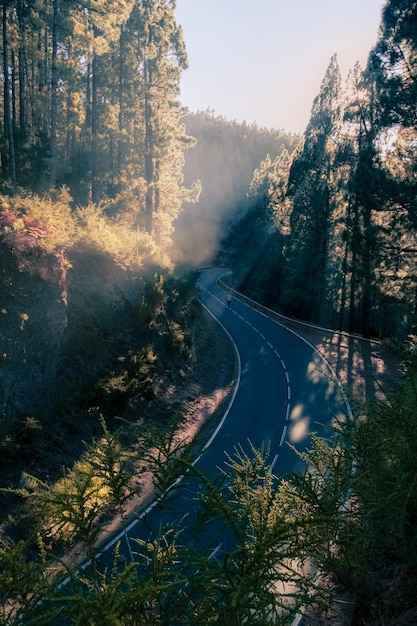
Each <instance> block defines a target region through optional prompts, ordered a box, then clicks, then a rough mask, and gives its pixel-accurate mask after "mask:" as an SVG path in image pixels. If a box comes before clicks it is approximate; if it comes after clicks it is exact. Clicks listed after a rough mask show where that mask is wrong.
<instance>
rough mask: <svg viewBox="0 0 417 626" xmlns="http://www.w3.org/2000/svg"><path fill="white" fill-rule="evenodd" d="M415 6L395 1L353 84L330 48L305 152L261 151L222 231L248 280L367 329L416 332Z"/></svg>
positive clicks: (312, 317) (304, 313)
mask: <svg viewBox="0 0 417 626" xmlns="http://www.w3.org/2000/svg"><path fill="white" fill-rule="evenodd" d="M414 10H415V5H414V3H406V2H391V3H389V4H388V6H387V8H386V10H385V12H384V22H383V26H382V28H381V33H380V37H379V40H378V42H377V44H376V45H375V47H374V49H373V50H372V51H371V53H370V55H369V60H368V64H367V67H366V68H365V69H364V70H363V71H362V70H361V68H360V67H359V66H358V65H357V66H356V67H355V68H353V70H352V71H351V72H350V74H349V76H348V79H347V81H346V84H345V85H342V81H341V77H340V72H339V68H338V63H337V57H336V56H334V57H333V58H332V59H331V62H330V64H329V67H328V69H327V72H326V74H325V76H324V78H323V81H322V84H321V88H320V92H319V93H318V95H317V97H316V98H315V100H314V102H313V105H312V109H311V117H310V121H309V123H308V125H307V128H306V131H305V133H304V137H303V142H302V144H301V145H300V147H299V148H298V149H297V153H296V154H295V155H294V157H293V158H290V157H289V155H288V154H279V155H278V157H277V158H275V159H273V158H270V157H267V158H266V159H265V161H264V162H263V163H262V166H261V167H260V168H259V169H257V171H256V172H255V175H254V178H253V180H252V183H251V188H250V193H249V198H248V201H247V202H246V204H245V205H244V206H242V207H241V210H239V211H237V212H236V216H235V221H234V223H233V225H232V227H231V230H230V232H229V234H228V236H227V237H226V238H225V239H224V246H225V247H226V249H227V250H228V251H230V258H231V260H230V263H231V264H232V265H233V267H234V269H235V270H236V272H237V275H238V284H239V286H240V287H241V288H242V289H244V290H246V291H248V292H250V293H251V294H252V295H253V296H255V298H258V299H259V298H260V299H261V300H262V301H263V302H264V303H266V304H267V305H268V306H271V307H272V308H275V309H278V310H280V311H281V312H283V313H285V314H287V315H290V316H294V317H298V318H300V319H304V320H309V321H313V322H316V323H318V324H321V325H324V326H332V327H333V328H339V329H345V330H349V331H351V332H359V333H361V334H363V335H364V336H365V337H370V336H376V337H392V336H395V337H397V338H400V339H403V338H404V337H405V336H406V335H407V334H409V333H410V332H414V325H415V314H416V311H417V300H416V297H417V291H416V287H417V283H416V280H417V272H416V270H417V267H416V250H417V241H416V229H415V225H416V194H415V191H416V167H415V162H416V154H415V149H416V131H417V125H416V117H415V116H416V109H415V101H416V98H415V96H416V78H415V55H416V40H415V36H416V32H415V30H413V29H414V28H415V25H414V22H413V19H415V14H414ZM254 237H256V240H257V242H258V245H257V246H256V247H253V248H252V260H251V262H249V263H248V257H247V254H246V255H245V256H243V255H242V254H241V251H242V250H245V251H247V250H248V249H249V246H248V242H249V241H253V239H254ZM243 259H244V261H243ZM255 270H256V271H255Z"/></svg>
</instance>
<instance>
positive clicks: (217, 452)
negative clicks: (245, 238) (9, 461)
mask: <svg viewBox="0 0 417 626" xmlns="http://www.w3.org/2000/svg"><path fill="white" fill-rule="evenodd" d="M224 273H225V270H224V269H219V268H212V269H206V270H203V271H202V272H201V274H200V277H199V289H200V300H201V303H202V305H203V306H204V307H205V308H206V310H207V311H208V312H209V313H210V314H211V315H212V316H213V317H214V318H215V319H216V320H217V321H218V322H219V324H221V326H222V327H223V330H224V331H225V332H227V333H228V335H229V337H230V350H234V351H235V352H236V360H237V364H238V367H237V381H236V386H235V389H234V393H233V397H232V399H231V401H230V404H229V406H228V408H227V410H226V411H225V413H224V415H223V416H222V418H221V420H220V422H219V424H218V425H217V428H216V430H215V432H214V433H213V435H212V436H211V438H210V441H209V442H208V443H207V444H206V446H205V448H204V450H203V452H202V454H201V456H200V457H199V458H198V460H197V462H196V464H195V465H196V467H197V469H198V470H199V471H200V472H204V473H205V474H206V475H216V473H218V472H219V470H218V468H219V467H222V466H223V467H225V466H224V462H225V461H226V460H227V457H226V455H230V456H233V455H234V452H235V450H236V447H237V446H241V447H242V448H243V450H244V451H245V452H248V453H250V448H251V445H252V446H254V447H255V448H257V449H260V448H263V449H264V450H265V449H267V450H268V451H269V461H270V463H271V467H272V468H273V471H274V474H275V475H277V476H283V475H285V474H286V473H288V472H293V471H299V470H302V462H301V460H300V459H299V457H298V455H297V454H296V452H295V451H294V448H295V449H297V450H299V451H301V450H303V449H305V447H306V446H308V444H309V441H310V434H311V432H313V431H314V432H317V433H318V434H319V435H321V436H326V434H328V430H327V428H328V426H329V425H331V424H332V422H333V420H334V419H335V418H336V417H341V416H342V414H346V409H347V407H346V404H345V400H344V398H343V396H342V397H341V395H340V391H339V389H338V387H337V385H336V384H335V381H334V376H333V373H332V371H331V368H330V366H329V364H328V363H326V362H325V361H324V360H323V359H322V357H321V356H320V354H319V353H318V352H317V351H316V350H315V348H314V346H312V345H311V344H309V343H308V342H306V341H305V340H304V339H302V338H301V337H300V336H298V335H297V334H295V333H294V332H292V331H290V330H288V329H287V328H285V327H283V326H282V325H280V324H279V323H277V322H275V321H274V320H272V319H271V318H270V317H268V316H267V315H265V314H263V313H262V312H259V311H256V310H254V309H253V308H252V307H250V306H248V305H247V304H245V303H244V302H243V301H241V300H239V299H237V298H232V300H231V302H230V306H229V303H228V298H227V292H226V291H225V290H224V289H222V288H221V287H220V286H219V284H218V279H219V277H220V276H221V275H222V274H224ZM326 431H327V433H326ZM288 444H290V445H288ZM200 487H201V485H200V484H199V482H198V478H197V477H196V476H195V475H194V473H188V474H187V475H186V476H185V477H183V479H182V480H181V481H180V482H179V484H177V485H176V487H175V489H173V490H172V492H171V493H170V495H169V497H168V499H166V500H164V502H163V503H162V504H158V503H155V502H153V503H152V504H151V505H150V506H149V507H148V508H147V509H146V511H143V512H142V514H141V515H140V517H139V519H137V520H135V521H134V522H132V523H131V524H130V526H129V527H128V529H127V531H128V536H129V538H130V539H131V540H133V541H132V546H135V541H134V540H135V539H137V538H140V539H146V540H153V539H155V538H156V537H157V536H158V535H159V534H160V532H161V530H162V529H167V528H169V529H171V530H172V529H174V530H175V529H176V528H181V529H182V535H181V537H182V540H183V541H194V540H195V537H194V535H193V534H192V532H191V531H190V534H189V535H187V532H188V531H187V528H192V526H193V520H194V519H195V514H196V495H197V493H198V490H199V488H200ZM185 520H186V521H185ZM184 529H185V530H184ZM119 540H120V541H121V550H122V551H123V552H126V553H127V552H128V551H127V550H126V545H125V546H124V547H123V544H124V543H125V538H124V536H123V533H120V535H118V536H117V537H115V538H114V539H113V540H112V541H111V542H110V543H109V544H108V545H107V546H106V548H105V549H104V552H103V553H102V557H101V558H104V560H107V558H106V557H105V553H106V552H107V554H109V556H110V554H111V548H112V546H114V545H115V543H116V542H117V541H119ZM198 547H199V548H200V549H203V550H204V551H205V552H206V553H207V554H208V555H211V554H217V553H218V552H219V551H221V550H227V549H229V548H230V543H229V538H228V534H227V529H226V528H222V527H220V526H219V525H217V526H216V525H212V526H211V527H209V528H206V529H205V530H204V534H203V538H201V536H200V539H199V544H198ZM132 550H133V551H134V550H135V547H132Z"/></svg>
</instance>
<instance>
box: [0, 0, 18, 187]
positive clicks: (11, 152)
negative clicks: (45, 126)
mask: <svg viewBox="0 0 417 626" xmlns="http://www.w3.org/2000/svg"><path fill="white" fill-rule="evenodd" d="M2 22H3V24H2V26H3V76H4V128H5V132H6V139H7V144H8V155H7V158H8V163H7V175H8V179H9V181H10V183H11V184H12V185H13V186H15V185H16V183H17V180H16V157H15V147H14V135H13V124H12V111H11V102H10V74H9V41H8V29H7V9H6V2H3V16H2Z"/></svg>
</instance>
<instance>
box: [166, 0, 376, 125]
mask: <svg viewBox="0 0 417 626" xmlns="http://www.w3.org/2000/svg"><path fill="white" fill-rule="evenodd" d="M384 4H385V0H177V10H176V19H177V23H178V24H180V25H181V26H182V28H183V31H184V39H185V45H186V48H187V53H188V60H189V65H190V67H189V69H188V70H186V71H185V72H184V73H183V77H182V81H181V102H182V103H183V104H184V106H187V107H188V108H189V109H190V110H191V111H196V110H206V109H207V108H208V107H210V108H212V109H214V111H215V113H216V114H217V115H222V116H224V117H225V118H226V119H228V120H233V119H235V120H237V121H238V122H241V121H243V120H245V121H246V122H248V123H249V124H250V123H252V122H256V123H257V124H258V126H261V127H263V126H266V127H268V128H277V129H281V128H282V129H284V130H285V131H291V132H303V131H304V129H305V127H306V125H307V122H308V120H309V117H310V111H311V105H312V101H313V98H314V97H315V96H316V95H317V93H318V91H319V89H320V84H321V81H322V79H323V77H324V73H325V71H326V68H327V66H328V64H329V62H330V58H331V56H332V55H333V54H335V53H336V54H337V57H338V61H339V66H340V69H341V73H342V78H345V77H346V75H347V72H348V70H349V69H352V68H353V66H354V65H355V63H356V61H359V62H360V63H361V65H362V66H365V64H366V60H367V57H368V53H369V51H370V49H371V47H372V46H373V45H374V43H375V42H376V38H377V34H378V27H379V23H380V18H381V10H382V7H383V5H384Z"/></svg>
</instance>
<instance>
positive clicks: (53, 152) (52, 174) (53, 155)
mask: <svg viewBox="0 0 417 626" xmlns="http://www.w3.org/2000/svg"><path fill="white" fill-rule="evenodd" d="M58 12H59V0H54V2H53V18H52V60H51V140H50V159H51V165H50V168H49V182H50V184H51V187H55V185H56V159H57V145H56V132H57V129H56V127H57V106H58V105H57V86H58V68H57V62H56V57H57V50H58V34H57V30H58V24H57V22H58Z"/></svg>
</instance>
